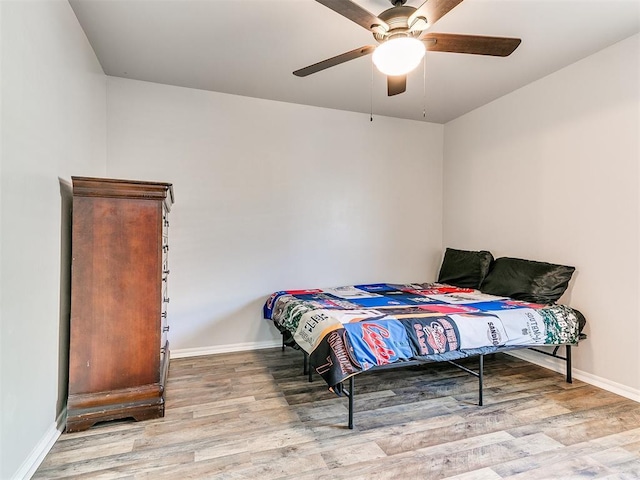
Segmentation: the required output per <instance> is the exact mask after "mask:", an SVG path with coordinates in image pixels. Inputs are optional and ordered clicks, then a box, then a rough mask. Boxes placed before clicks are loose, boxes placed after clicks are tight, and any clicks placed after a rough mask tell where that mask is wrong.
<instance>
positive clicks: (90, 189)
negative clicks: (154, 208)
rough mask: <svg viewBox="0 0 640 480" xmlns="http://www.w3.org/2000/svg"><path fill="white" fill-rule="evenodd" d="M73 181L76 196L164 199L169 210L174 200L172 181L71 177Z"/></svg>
mask: <svg viewBox="0 0 640 480" xmlns="http://www.w3.org/2000/svg"><path fill="white" fill-rule="evenodd" d="M71 181H72V182H73V195H74V196H80V197H111V198H136V199H146V200H163V201H164V203H165V205H166V207H167V210H170V209H171V205H172V204H173V202H174V198H173V184H171V183H164V182H142V181H138V180H119V179H115V178H96V177H71ZM167 193H168V195H167Z"/></svg>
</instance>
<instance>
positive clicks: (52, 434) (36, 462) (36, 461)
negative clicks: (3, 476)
mask: <svg viewBox="0 0 640 480" xmlns="http://www.w3.org/2000/svg"><path fill="white" fill-rule="evenodd" d="M66 418H67V409H66V407H65V408H64V409H63V410H62V412H61V413H60V415H58V418H57V419H56V421H55V423H52V424H51V425H50V426H49V428H48V429H47V431H46V432H45V434H44V435H43V436H42V438H41V439H40V441H39V442H38V444H37V445H36V446H35V447H34V448H33V450H32V451H31V453H30V454H29V456H28V457H27V458H26V459H25V461H24V462H22V465H20V468H18V471H17V472H16V473H14V475H13V477H11V478H12V479H13V480H25V479H29V478H31V477H32V476H33V474H34V473H36V470H38V467H39V466H40V464H41V463H42V461H43V460H44V457H46V456H47V453H49V450H51V447H53V444H54V443H56V440H58V437H60V434H61V433H62V430H64V425H65V420H66Z"/></svg>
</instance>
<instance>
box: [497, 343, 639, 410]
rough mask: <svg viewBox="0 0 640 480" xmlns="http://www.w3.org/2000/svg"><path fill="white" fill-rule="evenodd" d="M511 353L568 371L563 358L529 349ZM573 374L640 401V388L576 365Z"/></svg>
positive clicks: (545, 365) (529, 360)
mask: <svg viewBox="0 0 640 480" xmlns="http://www.w3.org/2000/svg"><path fill="white" fill-rule="evenodd" d="M509 355H512V356H514V357H516V358H519V359H521V360H525V361H527V362H530V363H533V364H535V365H539V366H540V367H544V368H548V369H549V370H553V371H554V372H558V373H562V374H564V373H565V371H566V364H565V362H564V361H563V360H558V359H556V358H552V357H548V356H546V355H540V354H539V353H535V352H532V351H529V350H516V351H513V352H509ZM572 374H573V378H575V379H578V380H582V381H583V382H585V383H588V384H590V385H594V386H596V387H598V388H602V389H603V390H607V391H608V392H611V393H615V394H616V395H620V396H622V397H625V398H628V399H630V400H634V401H636V402H640V390H638V389H636V388H631V387H628V386H627V385H622V384H620V383H617V382H613V381H611V380H608V379H606V378H602V377H598V376H597V375H593V374H591V373H588V372H585V371H583V370H580V369H577V368H575V367H574V368H573V372H572Z"/></svg>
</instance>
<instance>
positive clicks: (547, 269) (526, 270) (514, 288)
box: [480, 257, 575, 304]
mask: <svg viewBox="0 0 640 480" xmlns="http://www.w3.org/2000/svg"><path fill="white" fill-rule="evenodd" d="M574 271H575V267H567V266H565V265H554V264H552V263H545V262H534V261H532V260H522V259H520V258H509V257H502V258H498V259H497V260H496V261H495V262H493V267H492V268H491V271H490V272H489V274H488V275H487V277H486V278H485V279H484V282H482V285H481V286H480V290H481V291H482V292H484V293H489V294H491V295H500V296H506V297H511V298H514V299H516V300H524V301H526V302H533V303H543V304H551V303H554V302H555V301H556V300H558V299H559V298H560V297H561V296H562V294H563V293H564V292H565V290H566V289H567V287H568V286H569V280H571V275H573V272H574Z"/></svg>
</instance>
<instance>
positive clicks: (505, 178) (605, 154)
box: [443, 35, 640, 399]
mask: <svg viewBox="0 0 640 480" xmlns="http://www.w3.org/2000/svg"><path fill="white" fill-rule="evenodd" d="M639 59H640V37H639V36H638V35H635V36H633V37H631V38H629V39H627V40H624V41H622V42H620V43H618V44H616V45H614V46H612V47H610V48H607V49H605V50H603V51H601V52H599V53H596V54H594V55H592V56H590V57H587V58H586V59H583V60H582V61H579V62H577V63H575V64H573V65H571V66H569V67H566V68H564V69H562V70H560V71H558V72H556V73H553V74H552V75H549V76H548V77H546V78H543V79H541V80H539V81H537V82H535V83H533V84H530V85H528V86H526V87H524V88H522V89H520V90H518V91H516V92H513V93H511V94H510V95H507V96H505V97H502V98H500V99H498V100H496V101H494V102H492V103H491V104H488V105H486V106H483V107H481V108H479V109H477V110H475V111H473V112H471V113H469V114H467V115H465V116H463V117H460V118H458V119H456V120H454V121H452V122H450V123H448V124H447V125H446V126H445V167H444V237H443V238H444V244H445V246H454V247H459V248H471V249H480V248H484V249H488V250H491V251H492V252H493V253H494V255H496V256H515V257H521V258H528V259H533V260H543V261H548V262H553V263H562V264H568V265H574V266H576V267H577V271H576V273H575V274H574V279H573V281H572V287H570V291H569V292H568V294H565V297H564V298H563V299H562V301H564V302H567V303H569V304H570V305H572V306H574V307H576V308H578V309H579V310H581V311H583V313H584V314H585V315H586V317H587V320H588V326H587V329H586V332H587V333H588V335H589V339H588V340H587V341H585V342H584V343H582V344H581V345H580V347H579V348H578V349H577V350H576V356H575V357H576V362H575V365H576V367H577V369H578V370H579V371H582V372H584V376H585V377H586V378H587V379H588V380H589V379H590V380H596V382H597V381H600V383H603V384H604V386H607V385H608V386H609V387H614V388H616V389H617V390H618V391H620V392H621V393H626V394H628V396H631V397H633V398H636V399H640V355H639V354H638V351H639V350H638V342H639V340H640V307H639V300H638V297H639V291H640V255H639V253H640V236H639V228H640V208H639V207H640V197H639V192H640V173H639V164H640V147H639V142H640V120H639V118H640V60H639Z"/></svg>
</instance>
